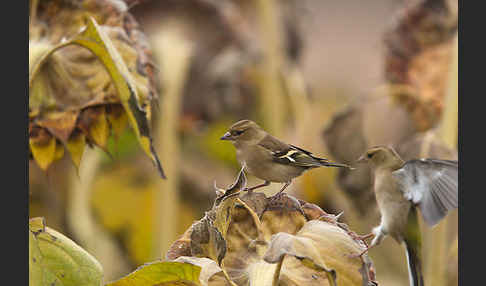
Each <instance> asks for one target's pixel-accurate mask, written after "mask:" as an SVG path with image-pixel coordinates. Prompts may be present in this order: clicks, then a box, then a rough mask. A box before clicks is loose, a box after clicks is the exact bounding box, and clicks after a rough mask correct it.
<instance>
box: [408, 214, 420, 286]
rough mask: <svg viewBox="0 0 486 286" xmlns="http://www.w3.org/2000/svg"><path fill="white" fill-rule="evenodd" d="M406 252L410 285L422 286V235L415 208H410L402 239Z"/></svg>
mask: <svg viewBox="0 0 486 286" xmlns="http://www.w3.org/2000/svg"><path fill="white" fill-rule="evenodd" d="M403 242H404V244H405V250H406V254H407V264H408V276H409V281H410V282H409V283H410V286H424V277H423V273H422V258H421V252H422V237H421V234H420V228H419V225H418V217H417V209H416V208H414V207H412V208H411V209H410V213H409V218H408V225H407V231H406V233H405V237H404V239H403Z"/></svg>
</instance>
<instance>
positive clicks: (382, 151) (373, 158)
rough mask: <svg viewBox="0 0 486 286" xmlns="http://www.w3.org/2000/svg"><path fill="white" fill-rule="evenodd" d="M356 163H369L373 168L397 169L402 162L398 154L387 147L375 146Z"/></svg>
mask: <svg viewBox="0 0 486 286" xmlns="http://www.w3.org/2000/svg"><path fill="white" fill-rule="evenodd" d="M356 162H357V163H369V164H370V165H371V166H372V167H374V168H399V167H401V166H402V165H403V160H402V159H401V158H400V156H399V155H398V153H397V152H396V151H395V150H394V149H393V148H392V147H389V146H376V147H372V148H370V149H368V150H367V151H366V152H365V153H364V154H363V155H361V157H359V159H358V160H357V161H356Z"/></svg>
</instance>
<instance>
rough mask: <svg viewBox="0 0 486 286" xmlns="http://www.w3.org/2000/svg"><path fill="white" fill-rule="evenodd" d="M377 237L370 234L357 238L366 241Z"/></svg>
mask: <svg viewBox="0 0 486 286" xmlns="http://www.w3.org/2000/svg"><path fill="white" fill-rule="evenodd" d="M373 237H375V234H374V233H372V232H370V233H368V234H364V235H358V236H357V238H358V239H360V240H363V241H365V240H366V239H370V238H373Z"/></svg>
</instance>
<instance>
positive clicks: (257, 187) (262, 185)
mask: <svg viewBox="0 0 486 286" xmlns="http://www.w3.org/2000/svg"><path fill="white" fill-rule="evenodd" d="M268 185H270V182H269V181H265V182H264V183H263V184H260V185H256V186H253V187H251V188H245V189H243V191H247V192H250V193H251V192H252V191H253V190H256V189H259V188H262V187H266V186H268Z"/></svg>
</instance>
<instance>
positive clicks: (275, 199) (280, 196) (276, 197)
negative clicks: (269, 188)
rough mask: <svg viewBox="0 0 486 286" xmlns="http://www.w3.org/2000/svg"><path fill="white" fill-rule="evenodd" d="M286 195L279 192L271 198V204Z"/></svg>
mask: <svg viewBox="0 0 486 286" xmlns="http://www.w3.org/2000/svg"><path fill="white" fill-rule="evenodd" d="M284 194H285V193H284V192H282V191H279V192H278V193H276V194H275V195H273V196H271V197H270V202H273V201H278V200H280V199H281V198H282V196H283V195H284Z"/></svg>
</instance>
